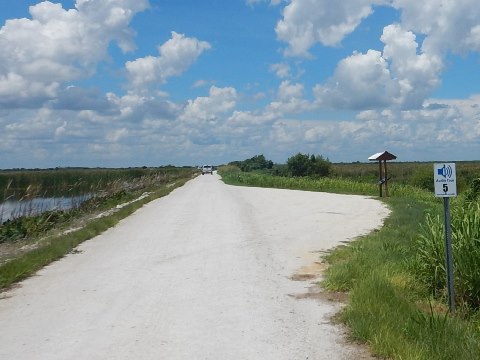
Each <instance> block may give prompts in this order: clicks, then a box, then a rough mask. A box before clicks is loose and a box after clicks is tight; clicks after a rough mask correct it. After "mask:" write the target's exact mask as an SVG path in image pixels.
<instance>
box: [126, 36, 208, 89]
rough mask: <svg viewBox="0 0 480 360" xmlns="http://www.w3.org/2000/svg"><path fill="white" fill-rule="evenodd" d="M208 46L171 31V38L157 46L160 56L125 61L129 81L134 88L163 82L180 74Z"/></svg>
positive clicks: (204, 42)
mask: <svg viewBox="0 0 480 360" xmlns="http://www.w3.org/2000/svg"><path fill="white" fill-rule="evenodd" d="M210 48H211V45H210V44H209V43H208V42H206V41H200V40H198V39H196V38H189V37H186V36H185V35H184V34H177V33H176V32H174V31H172V38H171V39H170V40H168V41H167V42H165V43H164V44H163V45H161V46H160V47H159V48H158V52H159V54H160V56H157V57H155V56H147V57H144V58H140V59H137V60H134V61H129V62H127V63H126V68H127V72H128V74H129V77H130V79H131V83H132V85H133V87H135V88H145V87H148V86H149V85H151V84H153V83H157V84H164V83H165V82H166V81H167V79H168V78H170V77H172V76H178V75H181V74H182V73H183V72H184V71H186V70H187V69H188V68H189V67H190V66H191V65H192V64H193V63H194V62H195V61H196V60H197V58H198V57H199V56H200V55H201V54H202V53H203V52H204V51H205V50H208V49H210Z"/></svg>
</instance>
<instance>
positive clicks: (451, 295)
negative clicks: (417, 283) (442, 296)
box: [443, 197, 455, 312]
mask: <svg viewBox="0 0 480 360" xmlns="http://www.w3.org/2000/svg"><path fill="white" fill-rule="evenodd" d="M443 209H444V214H445V251H446V264H447V288H448V307H449V309H450V311H451V312H454V311H455V290H454V289H455V287H454V284H453V259H452V238H451V234H452V229H451V224H450V202H449V198H448V197H444V198H443Z"/></svg>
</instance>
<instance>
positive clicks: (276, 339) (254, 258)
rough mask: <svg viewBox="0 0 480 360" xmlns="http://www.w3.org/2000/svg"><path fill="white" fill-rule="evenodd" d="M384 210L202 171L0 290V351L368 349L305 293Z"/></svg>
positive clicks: (262, 358)
mask: <svg viewBox="0 0 480 360" xmlns="http://www.w3.org/2000/svg"><path fill="white" fill-rule="evenodd" d="M387 214H388V210H387V209H386V208H385V206H384V205H382V204H381V203H380V202H378V201H375V200H373V199H368V198H364V197H360V196H343V195H332V194H325V193H312V192H300V191H288V190H275V189H257V188H241V187H232V186H227V185H224V184H223V183H222V182H221V181H220V180H219V177H218V176H217V175H216V174H215V175H213V176H212V175H204V176H199V177H198V178H196V179H194V180H192V181H190V182H188V183H187V184H186V185H185V186H184V187H182V188H179V189H177V190H175V191H174V192H172V193H171V194H170V195H169V196H167V197H165V198H162V199H159V200H156V201H154V202H152V203H149V204H148V205H146V206H144V207H143V208H142V209H140V210H139V211H137V212H136V213H135V214H133V215H132V216H130V217H129V218H127V219H125V220H123V221H121V222H120V223H119V224H118V225H117V226H116V227H115V228H112V229H110V230H108V231H107V232H105V233H104V234H102V235H100V236H98V237H96V238H94V239H92V240H90V241H88V242H85V243H84V244H82V245H81V246H80V247H79V248H78V251H77V252H76V253H75V254H70V255H68V256H66V257H65V258H64V259H62V260H60V261H57V262H55V263H53V264H52V265H50V266H48V267H46V268H45V269H43V270H41V271H40V272H38V274H37V275H36V276H33V277H32V278H30V279H28V280H26V281H24V282H22V283H21V284H20V286H18V287H17V288H15V289H13V290H11V291H9V292H8V293H5V294H3V297H4V298H3V299H1V300H0V324H1V326H0V359H16V360H21V359H25V360H27V359H28V360H31V359H37V360H55V359H59V360H60V359H62V360H65V359H89V360H95V359H98V360H106V359H135V360H142V359H145V360H147V359H148V360H152V359H169V360H177V359H178V360H180V359H182V360H191V359H211V360H217V359H225V360H235V359H238V360H247V359H252V360H255V359H258V360H270V359H272V360H283V359H284V360H294V359H319V360H321V359H328V360H335V359H362V358H364V359H366V358H368V357H366V355H365V354H364V353H363V352H362V351H361V350H360V349H358V348H357V347H355V346H353V345H351V344H347V343H346V341H345V339H344V335H343V332H342V329H340V328H338V327H336V326H333V325H332V324H331V322H330V320H329V318H330V316H331V315H332V314H333V313H334V312H335V311H337V309H338V304H336V303H335V302H332V301H328V300H327V299H325V298H322V297H321V296H310V295H309V293H311V289H310V288H311V286H312V282H314V281H315V278H316V277H318V276H319V275H321V268H322V265H321V264H315V261H317V260H318V251H323V250H326V249H329V248H331V247H333V246H336V245H338V244H339V243H341V242H342V241H346V240H348V239H351V238H354V237H356V236H358V235H361V234H365V233H367V232H369V231H371V230H372V229H374V228H376V227H379V226H380V225H381V222H382V219H383V218H384V217H385V216H386V215H387ZM302 274H303V275H305V274H306V275H305V276H304V277H302V276H301V275H302ZM295 275H297V276H299V278H295ZM295 280H296V281H295ZM299 280H302V281H299Z"/></svg>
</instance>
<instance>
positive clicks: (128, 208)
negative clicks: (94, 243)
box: [0, 174, 191, 289]
mask: <svg viewBox="0 0 480 360" xmlns="http://www.w3.org/2000/svg"><path fill="white" fill-rule="evenodd" d="M190 178H191V174H188V175H185V176H182V177H180V178H177V179H175V181H174V182H170V183H164V184H161V185H157V186H152V187H150V188H148V189H143V190H142V192H144V191H148V192H146V193H144V195H143V196H140V195H141V193H140V192H138V191H136V192H132V193H129V194H128V195H127V196H121V197H118V198H110V199H109V200H108V201H107V202H106V203H104V204H102V205H101V208H100V209H99V210H102V211H103V210H104V213H103V216H95V217H90V218H89V219H88V220H86V221H82V225H81V226H80V227H76V225H75V220H78V218H77V219H75V218H73V219H72V221H70V222H67V223H64V224H62V226H61V227H59V228H55V229H53V230H52V231H49V232H48V233H47V234H45V235H44V236H41V237H38V238H33V239H29V240H28V243H29V244H30V246H27V247H31V250H29V251H25V252H18V253H17V254H16V255H15V256H14V257H13V258H10V259H9V260H8V261H6V262H4V263H3V264H2V265H0V289H4V288H7V287H9V286H11V285H12V284H14V283H16V282H18V281H20V280H23V279H25V278H27V277H29V276H31V275H32V274H34V273H35V272H36V271H38V270H39V269H41V268H42V267H44V266H46V265H48V264H50V263H51V262H53V261H56V260H58V259H60V258H62V257H63V256H65V255H66V254H68V253H70V252H72V251H74V249H75V247H77V246H78V245H79V244H81V243H82V242H84V241H86V240H89V239H92V238H93V237H95V236H97V235H99V234H101V233H102V232H104V231H106V230H107V229H109V228H111V227H113V226H115V225H116V224H117V223H118V222H119V221H120V220H122V219H124V218H126V217H127V216H129V215H131V214H132V213H133V212H135V211H136V210H137V209H139V208H141V207H142V206H143V205H145V204H146V203H148V202H150V201H153V200H155V199H157V198H160V197H163V196H166V195H168V194H169V193H170V192H171V191H173V190H174V189H176V188H178V187H180V186H183V185H184V184H185V182H186V181H188V180H189V179H190ZM119 205H121V206H119ZM117 206H118V208H117ZM111 209H115V210H114V211H108V210H111ZM83 215H84V216H85V215H87V214H83ZM69 226H70V227H71V226H74V229H71V230H68V228H69ZM65 230H68V231H65Z"/></svg>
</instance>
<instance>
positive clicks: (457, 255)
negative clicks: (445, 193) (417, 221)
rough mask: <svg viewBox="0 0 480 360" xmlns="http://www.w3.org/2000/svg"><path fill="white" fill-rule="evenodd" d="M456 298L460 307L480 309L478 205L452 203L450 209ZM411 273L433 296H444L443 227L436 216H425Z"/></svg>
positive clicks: (479, 213) (479, 209) (479, 229)
mask: <svg viewBox="0 0 480 360" xmlns="http://www.w3.org/2000/svg"><path fill="white" fill-rule="evenodd" d="M451 227H452V251H453V268H454V284H455V293H456V300H457V302H458V303H459V305H460V306H462V307H464V308H467V309H473V310H479V309H480V204H479V203H469V204H461V206H456V207H454V208H453V209H452V212H451ZM416 249H417V256H416V261H415V262H414V268H413V270H414V272H415V274H416V275H417V277H418V278H419V279H420V280H421V281H422V282H423V283H424V284H425V285H426V286H427V287H428V288H429V289H430V291H431V292H432V294H433V295H434V296H437V297H439V296H445V293H446V290H445V289H446V286H447V285H446V269H445V230H444V219H443V217H442V216H440V215H431V214H429V215H427V219H426V223H425V224H424V225H423V226H422V232H421V235H420V236H419V237H418V238H417V239H416Z"/></svg>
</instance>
